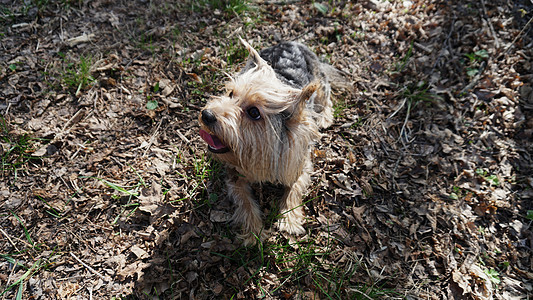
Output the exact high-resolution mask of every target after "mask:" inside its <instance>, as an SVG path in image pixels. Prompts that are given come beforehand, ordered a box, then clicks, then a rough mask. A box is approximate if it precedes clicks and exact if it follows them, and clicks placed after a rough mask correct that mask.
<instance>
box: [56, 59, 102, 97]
mask: <svg viewBox="0 0 533 300" xmlns="http://www.w3.org/2000/svg"><path fill="white" fill-rule="evenodd" d="M60 56H62V57H63V61H64V63H65V65H64V69H63V73H62V75H61V79H62V82H63V84H64V85H65V86H66V87H67V88H68V89H70V90H75V92H74V95H76V96H79V94H80V92H81V91H82V90H83V89H85V88H87V87H89V86H92V85H94V84H95V83H96V80H95V79H94V77H93V76H92V74H91V66H92V63H93V59H92V58H91V57H90V56H81V57H80V58H79V59H77V60H71V61H67V60H66V59H65V55H64V54H60Z"/></svg>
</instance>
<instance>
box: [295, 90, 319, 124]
mask: <svg viewBox="0 0 533 300" xmlns="http://www.w3.org/2000/svg"><path fill="white" fill-rule="evenodd" d="M321 86H322V84H321V83H320V82H319V81H313V82H311V83H309V84H308V85H306V86H305V87H304V88H303V89H302V91H301V92H300V94H299V95H298V96H297V97H296V99H295V101H294V104H293V105H292V107H291V108H290V110H291V111H290V114H289V117H290V118H291V119H292V118H299V117H300V116H301V115H302V112H303V110H304V109H305V106H306V105H307V103H308V102H309V101H313V100H312V99H314V97H316V96H313V95H314V94H315V93H319V92H320V90H321V89H320V88H321ZM311 105H313V103H311Z"/></svg>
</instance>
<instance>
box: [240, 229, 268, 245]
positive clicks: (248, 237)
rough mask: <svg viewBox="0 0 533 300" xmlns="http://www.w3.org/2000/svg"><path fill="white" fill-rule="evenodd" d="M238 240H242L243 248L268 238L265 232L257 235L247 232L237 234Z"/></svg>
mask: <svg viewBox="0 0 533 300" xmlns="http://www.w3.org/2000/svg"><path fill="white" fill-rule="evenodd" d="M238 238H239V239H240V240H242V244H243V245H244V246H253V245H255V244H257V243H258V242H263V241H265V240H266V239H267V238H268V233H267V232H266V231H264V230H263V231H261V232H260V233H259V234H256V233H252V232H248V233H244V234H239V235H238Z"/></svg>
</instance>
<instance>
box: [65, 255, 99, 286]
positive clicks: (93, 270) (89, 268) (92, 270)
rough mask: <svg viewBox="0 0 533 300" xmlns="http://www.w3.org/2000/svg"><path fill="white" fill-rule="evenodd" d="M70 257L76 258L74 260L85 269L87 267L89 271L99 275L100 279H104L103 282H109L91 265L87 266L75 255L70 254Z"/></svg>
mask: <svg viewBox="0 0 533 300" xmlns="http://www.w3.org/2000/svg"><path fill="white" fill-rule="evenodd" d="M70 255H71V256H72V257H74V259H76V260H77V261H78V262H79V263H80V264H82V265H83V266H84V267H86V268H87V270H89V271H91V273H93V274H95V275H97V276H98V277H100V279H102V280H103V281H107V280H106V279H105V277H104V276H102V274H100V273H98V272H96V270H95V269H93V268H91V267H90V266H89V265H87V264H85V263H84V262H82V261H81V259H79V258H78V257H77V256H76V255H74V253H72V252H70Z"/></svg>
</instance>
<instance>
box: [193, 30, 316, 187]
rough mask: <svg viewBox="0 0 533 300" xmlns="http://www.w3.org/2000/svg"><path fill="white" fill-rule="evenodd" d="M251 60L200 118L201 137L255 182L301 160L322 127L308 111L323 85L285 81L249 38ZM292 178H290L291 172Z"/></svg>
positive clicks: (277, 174)
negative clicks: (294, 84)
mask: <svg viewBox="0 0 533 300" xmlns="http://www.w3.org/2000/svg"><path fill="white" fill-rule="evenodd" d="M241 41H242V43H243V44H244V45H245V46H246V48H247V49H248V51H249V52H250V58H249V59H250V60H251V62H252V64H249V65H250V67H249V68H248V69H245V71H243V72H242V73H240V74H238V75H237V76H236V77H235V78H230V80H229V82H228V83H227V84H226V92H225V93H223V95H221V96H216V97H211V99H210V100H209V101H208V103H207V105H206V106H205V107H204V108H203V109H202V111H201V113H200V116H199V123H200V127H201V129H200V136H201V137H202V139H203V140H204V141H205V142H206V143H207V144H208V149H209V151H210V152H212V153H213V154H214V155H215V156H216V157H217V158H219V159H220V160H222V161H224V162H226V163H229V164H230V165H233V166H234V167H236V168H237V170H238V171H239V172H241V173H242V174H243V175H245V176H247V177H249V178H250V180H253V181H274V182H275V181H279V182H282V183H283V182H284V181H286V180H285V179H283V178H281V177H284V176H288V175H289V174H288V173H290V170H289V168H296V169H298V170H301V168H300V167H297V166H296V164H299V163H302V162H303V157H301V156H302V155H308V151H309V145H310V143H311V142H312V140H314V139H315V138H316V137H318V128H317V126H316V124H315V122H313V120H312V118H311V117H310V116H309V114H310V112H309V111H308V110H306V109H305V103H306V101H307V100H308V99H309V98H310V97H311V96H312V94H313V93H314V92H315V91H316V90H317V89H318V88H319V87H320V84H318V83H312V84H309V85H308V86H306V87H305V88H303V89H301V90H300V89H296V88H293V87H291V86H289V85H287V84H284V83H283V82H282V81H281V80H279V79H278V78H277V77H276V73H275V72H274V70H273V69H272V67H270V66H269V64H268V63H267V62H266V61H265V60H264V59H262V58H261V56H260V55H259V53H258V52H257V51H256V50H254V49H253V48H252V47H251V46H250V45H249V44H248V43H247V42H245V41H244V40H242V39H241ZM290 177H292V176H290Z"/></svg>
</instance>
